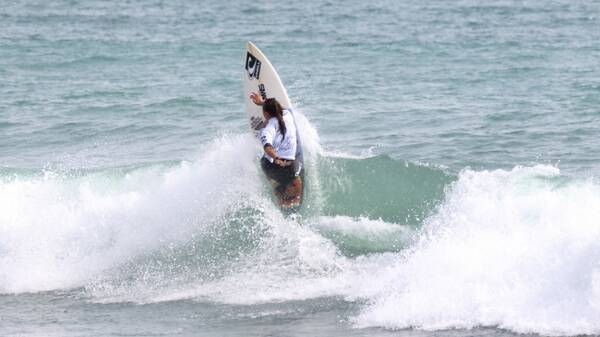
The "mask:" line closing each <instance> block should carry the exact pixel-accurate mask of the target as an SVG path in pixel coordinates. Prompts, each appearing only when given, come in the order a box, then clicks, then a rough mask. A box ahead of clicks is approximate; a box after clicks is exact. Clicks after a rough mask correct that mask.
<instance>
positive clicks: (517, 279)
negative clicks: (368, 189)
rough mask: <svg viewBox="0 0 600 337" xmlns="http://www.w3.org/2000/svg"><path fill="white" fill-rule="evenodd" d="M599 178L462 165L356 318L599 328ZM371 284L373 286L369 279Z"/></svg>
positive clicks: (576, 330)
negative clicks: (574, 178) (418, 234)
mask: <svg viewBox="0 0 600 337" xmlns="http://www.w3.org/2000/svg"><path fill="white" fill-rule="evenodd" d="M598 219H600V185H599V184H598V183H596V182H594V181H589V180H587V181H572V180H566V179H564V177H561V176H560V172H559V170H558V169H556V168H554V167H550V166H536V167H530V168H520V167H519V168H515V169H513V170H512V171H503V170H497V171H483V172H474V171H464V172H462V173H461V174H460V177H459V179H458V181H456V182H455V183H454V185H453V186H452V188H451V189H450V190H449V192H448V195H447V199H446V201H445V202H444V203H443V205H442V206H441V207H440V208H439V210H438V212H437V213H436V214H435V215H434V216H432V217H431V218H429V219H428V220H427V223H426V225H425V228H424V234H423V237H422V238H421V240H420V242H419V243H418V244H417V245H415V246H414V247H413V248H412V251H411V252H410V253H409V254H407V255H406V257H398V258H397V259H396V261H395V263H394V264H393V268H391V269H388V272H383V273H380V274H379V275H377V276H376V280H379V281H378V282H377V283H376V286H377V289H378V290H377V291H375V294H374V295H373V296H372V297H371V300H372V304H371V305H369V306H368V307H367V308H365V309H364V310H363V312H362V313H361V314H360V315H359V316H358V317H356V318H355V320H354V321H355V323H356V324H357V326H360V327H366V326H383V327H387V328H393V329H397V328H408V327H413V328H420V329H427V330H438V329H448V328H473V327H477V326H492V327H498V328H503V329H509V330H512V331H515V332H519V333H539V334H543V335H579V334H596V333H598V332H600V321H599V320H598V319H597V318H598V317H600V267H599V265H598V262H599V261H600V245H599V244H598V242H600V226H599V224H598ZM370 286H371V287H373V285H370Z"/></svg>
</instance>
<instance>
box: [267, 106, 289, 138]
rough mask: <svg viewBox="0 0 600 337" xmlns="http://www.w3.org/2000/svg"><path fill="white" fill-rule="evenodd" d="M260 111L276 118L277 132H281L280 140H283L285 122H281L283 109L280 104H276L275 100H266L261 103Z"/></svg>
mask: <svg viewBox="0 0 600 337" xmlns="http://www.w3.org/2000/svg"><path fill="white" fill-rule="evenodd" d="M262 109H263V111H264V112H266V113H268V114H269V116H271V117H275V118H277V122H278V123H279V131H281V138H285V131H286V129H285V122H284V121H283V108H282V107H281V104H279V102H277V100H276V99H275V98H267V99H266V100H265V101H264V102H263V106H262Z"/></svg>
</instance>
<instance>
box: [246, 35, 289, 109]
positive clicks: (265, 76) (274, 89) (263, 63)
mask: <svg viewBox="0 0 600 337" xmlns="http://www.w3.org/2000/svg"><path fill="white" fill-rule="evenodd" d="M245 56H246V62H245V68H246V71H245V73H244V101H245V102H246V103H245V109H246V113H248V119H249V120H250V119H251V118H252V117H255V118H256V117H257V118H262V108H261V107H260V106H257V105H256V104H254V103H252V101H251V100H250V94H251V93H253V92H255V93H257V94H260V95H261V96H262V98H263V99H266V98H271V97H273V98H275V99H277V101H279V103H280V104H281V105H282V106H283V107H284V108H291V107H292V106H291V103H290V99H289V98H288V95H287V91H286V90H285V87H284V86H283V84H282V83H281V79H280V78H279V75H278V74H277V71H275V68H273V65H272V64H271V62H269V59H267V57H266V56H265V54H263V53H262V52H261V51H260V49H258V47H256V46H255V45H254V44H253V43H252V42H250V41H248V42H246V55H245Z"/></svg>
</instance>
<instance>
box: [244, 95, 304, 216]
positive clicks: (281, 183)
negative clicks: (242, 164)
mask: <svg viewBox="0 0 600 337" xmlns="http://www.w3.org/2000/svg"><path fill="white" fill-rule="evenodd" d="M250 99H251V100H252V102H254V104H256V105H261V106H262V112H263V118H264V121H263V123H262V126H263V127H262V129H261V130H260V142H261V144H262V146H263V149H264V151H265V153H264V155H263V157H262V158H261V160H260V165H261V167H262V169H263V171H264V172H265V175H266V176H267V177H268V178H269V180H270V181H271V183H272V184H273V187H274V189H275V194H276V196H277V198H278V199H279V204H280V206H282V207H286V208H289V207H295V206H299V205H300V202H301V200H302V179H301V178H300V174H301V170H302V167H301V166H300V165H299V163H297V162H296V151H297V149H298V141H297V135H296V123H295V122H294V117H293V115H292V112H291V111H290V110H288V109H284V108H283V107H282V106H281V104H279V102H278V101H277V100H276V99H275V98H267V99H265V100H263V99H262V97H261V96H260V95H258V94H256V93H254V92H253V93H252V94H251V95H250Z"/></svg>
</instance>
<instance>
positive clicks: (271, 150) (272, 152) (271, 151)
mask: <svg viewBox="0 0 600 337" xmlns="http://www.w3.org/2000/svg"><path fill="white" fill-rule="evenodd" d="M263 149H264V150H265V153H266V154H268V155H269V157H271V158H273V161H275V160H277V159H278V158H279V156H278V155H277V152H275V149H274V148H273V146H271V144H267V145H265V146H264V147H263Z"/></svg>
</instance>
